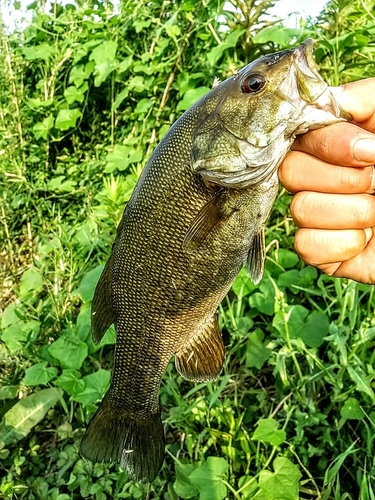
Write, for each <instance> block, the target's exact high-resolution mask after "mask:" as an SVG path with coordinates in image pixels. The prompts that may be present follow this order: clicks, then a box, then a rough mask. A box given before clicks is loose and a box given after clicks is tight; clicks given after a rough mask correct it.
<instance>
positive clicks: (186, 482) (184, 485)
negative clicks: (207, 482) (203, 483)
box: [173, 464, 199, 498]
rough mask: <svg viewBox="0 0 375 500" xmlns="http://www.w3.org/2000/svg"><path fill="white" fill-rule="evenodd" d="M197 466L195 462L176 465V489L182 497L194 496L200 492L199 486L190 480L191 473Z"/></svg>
mask: <svg viewBox="0 0 375 500" xmlns="http://www.w3.org/2000/svg"><path fill="white" fill-rule="evenodd" d="M196 468H197V466H196V465H193V464H179V465H176V480H175V482H174V485H173V487H174V489H175V491H176V493H177V495H178V496H179V497H181V498H192V497H196V496H197V495H198V494H199V490H198V488H197V487H196V486H195V485H194V484H193V483H192V482H191V481H190V479H189V475H190V474H191V473H192V472H193V471H194V470H195V469H196Z"/></svg>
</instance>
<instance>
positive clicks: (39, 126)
mask: <svg viewBox="0 0 375 500" xmlns="http://www.w3.org/2000/svg"><path fill="white" fill-rule="evenodd" d="M54 123H55V120H54V118H53V116H52V115H50V116H47V118H45V119H44V120H43V121H42V122H37V123H36V124H35V125H34V126H33V132H34V135H35V139H47V138H48V133H49V131H50V130H51V128H52V127H53V125H54Z"/></svg>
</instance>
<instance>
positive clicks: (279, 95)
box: [81, 40, 351, 482]
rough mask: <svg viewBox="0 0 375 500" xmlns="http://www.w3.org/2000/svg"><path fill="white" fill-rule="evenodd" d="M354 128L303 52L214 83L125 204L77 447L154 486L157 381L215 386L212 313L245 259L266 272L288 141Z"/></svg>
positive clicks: (106, 274) (256, 274)
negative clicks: (97, 389)
mask: <svg viewBox="0 0 375 500" xmlns="http://www.w3.org/2000/svg"><path fill="white" fill-rule="evenodd" d="M349 119H351V117H350V115H349V114H348V113H346V112H345V111H344V110H342V109H341V108H340V106H339V105H338V103H337V102H336V101H335V99H334V97H333V95H332V94H331V92H330V90H329V88H328V86H327V84H326V83H325V82H324V80H323V79H322V78H321V77H320V75H319V73H318V71H317V69H316V67H315V64H314V60H313V42H312V41H311V40H306V41H305V42H304V43H303V44H301V45H300V46H299V47H298V48H296V49H289V50H284V51H282V52H279V53H276V54H271V55H266V56H264V57H262V58H260V59H258V60H256V61H254V62H252V63H250V64H249V65H247V66H246V67H244V68H243V69H242V70H240V71H239V72H238V73H236V74H235V75H233V76H232V77H230V78H228V79H227V80H225V81H224V82H222V83H220V84H218V85H217V86H215V87H214V88H213V89H212V90H211V91H210V92H209V93H208V94H206V95H205V96H203V97H202V98H201V99H200V100H199V101H198V102H197V103H196V104H194V105H193V106H192V107H191V108H190V109H189V110H187V111H186V112H185V113H184V114H183V115H182V116H181V117H180V118H179V119H178V120H177V121H176V122H175V124H174V125H173V126H172V127H171V129H170V130H169V132H168V133H167V134H166V136H165V137H164V138H163V140H162V141H161V142H160V144H159V145H158V146H157V148H156V149H155V151H154V153H153V154H152V156H151V158H150V160H149V162H148V163H147V165H146V167H145V169H144V171H143V172H142V175H141V177H140V179H139V181H138V184H137V186H136V188H135V189H134V192H133V195H132V197H131V199H130V200H129V202H128V204H127V206H126V208H125V211H124V214H123V217H122V220H121V223H120V225H119V227H118V230H117V236H116V240H115V243H114V246H113V249H112V253H111V256H110V258H109V260H108V262H107V264H106V266H105V268H104V270H103V273H102V275H101V277H100V279H99V282H98V284H97V287H96V289H95V294H94V298H93V303H92V330H93V337H94V340H95V341H96V342H100V340H101V339H102V337H103V335H104V333H105V332H106V330H107V329H108V327H109V326H110V325H111V324H112V323H114V324H115V328H116V332H117V341H116V350H115V365H114V370H113V376H112V381H111V386H110V388H109V390H108V392H107V393H106V395H105V396H104V398H103V401H102V403H101V404H100V406H99V409H98V410H97V412H96V414H95V415H94V416H93V418H92V419H91V421H90V423H89V425H88V428H87V431H86V433H85V435H84V437H83V440H82V444H81V453H82V455H83V456H85V457H87V458H89V459H90V460H93V461H103V462H110V461H113V462H116V463H119V464H120V465H121V467H123V468H124V469H125V470H126V471H127V472H128V473H129V474H130V476H131V477H133V478H135V479H138V480H140V481H148V482H152V481H153V480H154V479H155V477H156V475H157V474H158V472H159V470H160V467H161V466H162V463H163V460H164V431H163V425H162V422H161V418H160V405H159V385H160V380H161V377H162V375H163V373H164V371H165V369H166V367H167V364H168V363H169V361H170V359H171V358H172V356H175V364H176V368H177V370H178V371H179V373H180V374H181V375H183V376H184V377H185V378H187V379H189V380H193V381H210V380H214V379H215V378H216V377H217V376H218V375H219V374H220V372H221V369H222V365H223V361H224V346H223V342H222V339H221V332H220V328H219V326H218V322H217V315H216V310H217V307H218V305H219V304H220V302H221V301H222V299H223V298H224V296H225V295H226V293H227V292H228V290H229V289H230V287H231V285H232V283H233V281H234V279H235V277H236V275H237V274H238V272H239V271H240V269H241V268H242V266H243V265H244V264H245V263H246V265H247V269H248V272H249V275H250V277H251V279H252V280H253V281H254V282H255V283H257V282H259V281H260V279H261V278H262V275H263V268H264V260H265V247H264V224H265V222H266V220H267V217H268V215H269V213H270V211H271V208H272V206H273V203H274V200H275V198H276V195H277V191H278V178H277V167H278V166H279V165H280V163H281V162H282V160H283V159H284V157H285V155H286V153H287V152H288V150H289V149H290V147H291V145H292V144H293V141H294V139H295V137H296V135H297V134H302V133H305V132H307V131H308V130H311V129H314V128H319V127H322V126H325V125H329V124H332V123H336V122H338V121H342V120H349Z"/></svg>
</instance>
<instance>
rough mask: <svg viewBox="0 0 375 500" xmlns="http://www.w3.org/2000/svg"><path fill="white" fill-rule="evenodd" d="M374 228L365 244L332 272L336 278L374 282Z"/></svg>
mask: <svg viewBox="0 0 375 500" xmlns="http://www.w3.org/2000/svg"><path fill="white" fill-rule="evenodd" d="M373 262H375V228H372V237H371V239H370V241H369V243H368V244H367V246H366V247H365V248H364V249H363V251H362V252H360V253H359V254H358V255H356V256H355V257H353V258H352V259H349V260H346V261H345V262H342V263H341V264H340V265H339V266H338V267H337V269H336V270H335V271H334V272H333V273H332V275H333V276H336V277H338V278H351V279H354V280H356V281H360V282H362V283H369V284H372V285H373V284H375V267H374V265H373Z"/></svg>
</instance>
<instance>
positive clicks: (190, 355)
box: [175, 314, 224, 382]
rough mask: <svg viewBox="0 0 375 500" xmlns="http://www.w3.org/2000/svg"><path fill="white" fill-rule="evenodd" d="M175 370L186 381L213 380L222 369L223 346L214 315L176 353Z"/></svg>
mask: <svg viewBox="0 0 375 500" xmlns="http://www.w3.org/2000/svg"><path fill="white" fill-rule="evenodd" d="M175 363H176V368H177V370H178V372H179V373H180V374H181V375H182V376H183V377H185V378H186V379H188V380H192V381H195V382H208V381H210V380H215V379H216V378H217V377H218V376H219V375H220V372H221V370H222V368H223V363H224V344H223V340H222V338H221V331H220V328H219V325H218V322H217V317H216V314H215V316H213V317H212V319H211V321H210V322H209V323H207V324H206V325H205V326H204V327H203V328H202V330H201V331H199V332H197V333H196V334H195V335H194V336H193V338H192V339H190V341H189V342H188V343H187V344H186V345H185V346H184V347H183V348H182V349H180V350H179V351H178V352H177V353H176V357H175Z"/></svg>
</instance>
